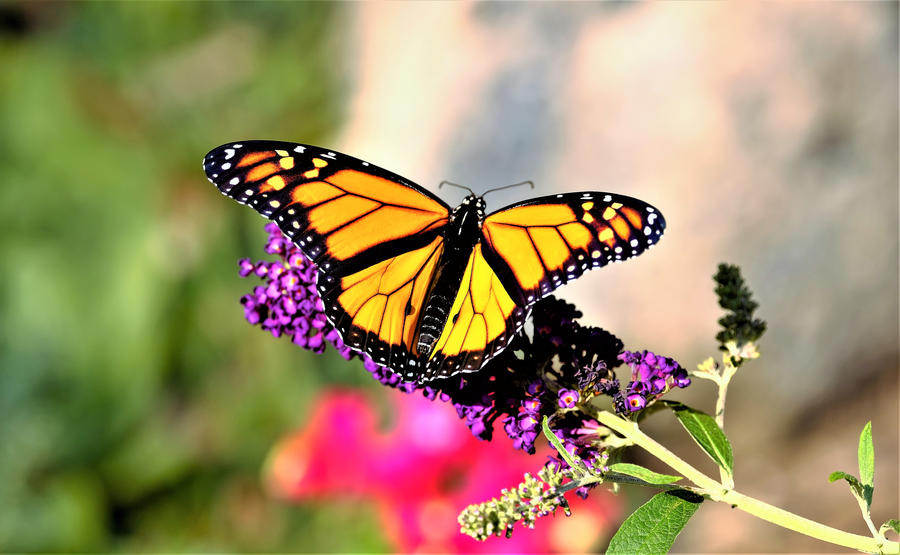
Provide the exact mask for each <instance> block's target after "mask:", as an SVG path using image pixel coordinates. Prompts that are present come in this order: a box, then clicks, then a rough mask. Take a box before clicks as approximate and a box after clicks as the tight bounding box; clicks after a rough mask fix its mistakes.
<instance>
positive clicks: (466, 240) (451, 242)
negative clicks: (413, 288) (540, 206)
mask: <svg viewBox="0 0 900 555" xmlns="http://www.w3.org/2000/svg"><path fill="white" fill-rule="evenodd" d="M484 208H485V202H484V198H482V197H478V196H475V195H469V196H467V197H466V198H465V199H464V200H463V202H462V204H460V205H459V206H457V207H456V208H455V209H453V212H451V214H450V218H449V220H448V222H447V227H446V229H445V231H444V243H445V244H446V245H447V246H446V248H445V249H444V252H443V253H442V254H441V258H440V260H439V261H438V267H437V270H436V272H435V274H436V275H435V279H434V280H433V281H432V286H431V287H429V290H428V293H427V295H426V301H425V305H424V310H423V311H422V318H421V321H420V327H419V330H418V333H417V334H416V335H417V341H416V353H417V355H418V356H419V357H420V358H422V357H425V358H426V359H427V357H428V356H429V355H430V354H431V352H432V350H433V349H434V345H435V343H436V342H437V340H438V339H439V338H440V336H441V331H443V329H444V327H445V326H446V324H447V320H448V319H449V318H451V317H452V315H451V314H450V309H451V308H452V307H453V297H452V296H450V295H448V294H447V292H448V291H455V290H456V289H457V288H458V287H459V283H460V282H461V281H462V277H463V273H464V272H465V270H466V264H467V262H468V260H469V255H470V254H471V253H472V249H473V248H474V247H475V245H476V244H477V243H478V242H479V240H480V238H481V223H482V221H484Z"/></svg>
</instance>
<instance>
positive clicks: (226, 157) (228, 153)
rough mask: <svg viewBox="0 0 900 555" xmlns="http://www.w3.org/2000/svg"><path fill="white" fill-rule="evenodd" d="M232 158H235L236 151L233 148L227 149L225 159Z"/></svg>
mask: <svg viewBox="0 0 900 555" xmlns="http://www.w3.org/2000/svg"><path fill="white" fill-rule="evenodd" d="M232 156H234V149H233V148H226V149H225V159H226V160H228V159H229V158H231V157H232Z"/></svg>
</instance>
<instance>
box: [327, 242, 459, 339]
mask: <svg viewBox="0 0 900 555" xmlns="http://www.w3.org/2000/svg"><path fill="white" fill-rule="evenodd" d="M443 248H444V246H443V239H442V238H440V237H437V238H435V239H434V241H432V242H431V243H429V244H428V245H426V246H424V247H422V248H419V249H416V250H412V251H409V252H406V253H403V254H401V255H398V256H395V257H393V258H389V259H387V260H384V261H382V262H379V263H378V264H374V265H372V266H370V267H368V268H365V269H363V270H360V271H358V272H356V273H354V274H350V275H348V276H345V277H343V278H341V289H342V290H343V291H342V292H341V294H340V295H338V298H337V300H338V303H339V304H340V305H341V308H342V309H343V310H344V311H345V312H346V313H347V314H348V315H350V317H351V318H352V320H353V325H354V326H355V327H358V328H360V329H361V330H363V331H365V332H368V333H372V334H375V335H376V336H377V337H378V338H379V339H380V340H382V341H384V342H385V343H387V344H388V345H403V346H405V347H406V348H407V349H408V350H410V351H412V349H413V341H414V339H415V338H414V335H415V332H416V322H417V321H418V318H419V312H420V311H421V309H422V304H423V303H424V301H425V294H426V292H427V290H428V285H429V283H431V280H432V277H433V276H434V271H435V268H436V267H437V262H438V259H439V258H440V255H441V252H443ZM410 309H411V310H410Z"/></svg>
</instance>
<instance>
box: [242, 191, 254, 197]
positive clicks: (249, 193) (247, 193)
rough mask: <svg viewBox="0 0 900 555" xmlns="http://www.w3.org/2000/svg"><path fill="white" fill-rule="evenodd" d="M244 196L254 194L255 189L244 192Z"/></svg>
mask: <svg viewBox="0 0 900 555" xmlns="http://www.w3.org/2000/svg"><path fill="white" fill-rule="evenodd" d="M244 194H245V195H247V196H248V197H249V196H250V195H252V194H253V189H247V190H246V191H244Z"/></svg>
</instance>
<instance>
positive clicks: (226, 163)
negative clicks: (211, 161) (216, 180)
mask: <svg viewBox="0 0 900 555" xmlns="http://www.w3.org/2000/svg"><path fill="white" fill-rule="evenodd" d="M230 168H231V162H225V163H224V164H222V169H223V170H227V169H230Z"/></svg>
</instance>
